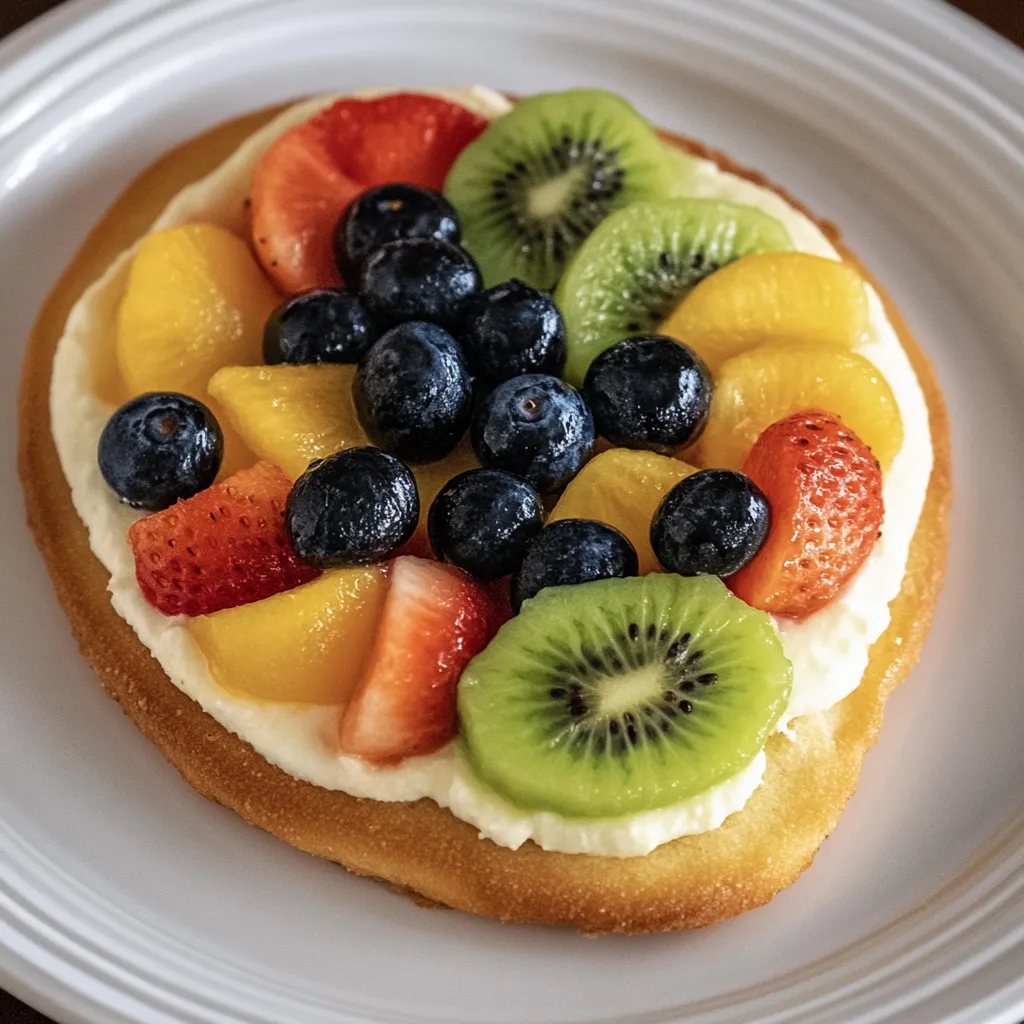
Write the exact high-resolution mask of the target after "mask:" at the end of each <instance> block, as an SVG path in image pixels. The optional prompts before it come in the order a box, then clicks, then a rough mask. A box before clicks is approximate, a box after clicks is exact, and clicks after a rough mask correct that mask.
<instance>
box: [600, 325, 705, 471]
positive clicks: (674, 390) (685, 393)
mask: <svg viewBox="0 0 1024 1024" xmlns="http://www.w3.org/2000/svg"><path fill="white" fill-rule="evenodd" d="M583 394H584V396H585V398H586V400H587V404H588V405H589V406H590V411H591V412H592V413H593V414H594V426H595V428H596V429H597V432H598V433H599V434H600V435H601V436H602V437H605V438H607V439H608V440H609V441H611V443H612V444H614V445H619V446H621V447H625V448H650V449H651V450H652V451H660V452H663V453H664V454H669V453H670V452H672V451H674V450H675V449H677V448H684V447H686V446H687V445H690V444H692V443H693V442H694V441H696V440H697V438H698V437H700V434H701V431H702V430H703V429H704V424H705V423H706V422H707V418H708V410H709V409H710V407H711V375H710V374H709V373H708V370H707V367H705V365H704V364H703V362H701V360H700V358H699V357H698V356H697V355H696V354H695V353H694V352H693V350H692V349H689V348H687V347H686V346H685V345H680V344H679V343H678V342H676V341H673V340H672V339H671V338H666V337H664V336H663V335H658V334H646V335H639V336H637V337H633V338H626V339H625V340H624V341H620V342H617V343H616V344H614V345H612V346H611V348H606V349H605V350H604V351H603V352H602V353H601V354H600V355H599V356H598V357H597V358H596V359H595V360H594V361H593V362H592V363H591V364H590V368H589V369H588V370H587V376H586V379H585V380H584V384H583Z"/></svg>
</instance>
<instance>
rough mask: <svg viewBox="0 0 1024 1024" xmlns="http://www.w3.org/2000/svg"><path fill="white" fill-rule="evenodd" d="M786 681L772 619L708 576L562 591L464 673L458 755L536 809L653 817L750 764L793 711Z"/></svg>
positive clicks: (544, 599) (545, 597) (532, 608)
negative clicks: (785, 713)
mask: <svg viewBox="0 0 1024 1024" xmlns="http://www.w3.org/2000/svg"><path fill="white" fill-rule="evenodd" d="M791 675H792V670H791V667H790V664H789V662H788V661H787V659H786V656H785V654H784V653H783V650H782V642H781V641H780V639H779V637H778V634H777V633H776V631H775V628H774V626H773V625H772V622H771V620H770V618H769V617H768V616H767V615H766V614H765V613H764V612H760V611H757V610H755V609H753V608H750V607H748V606H747V605H745V604H744V603H743V602H742V601H740V600H738V599H737V598H735V597H733V596H732V595H731V594H730V593H729V591H728V590H727V589H726V588H725V587H724V586H723V585H722V583H721V581H719V580H717V579H715V578H713V577H708V576H704V577H695V578H692V579H683V578H682V577H679V576H673V575H658V574H655V575H651V576H645V577H644V578H643V579H629V580H602V581H599V582H595V583H586V584H583V585H582V586H578V587H558V588H556V589H552V590H546V591H544V592H543V593H541V594H540V595H539V596H538V597H536V598H534V599H533V600H532V601H530V602H528V603H527V604H526V605H525V606H524V607H523V610H522V612H521V613H520V615H519V616H518V617H517V618H515V619H513V620H512V621H511V622H510V623H508V625H506V626H505V627H503V628H502V630H501V632H500V633H499V634H498V636H497V637H496V638H495V639H494V640H493V641H492V642H491V644H490V645H489V646H488V647H487V649H486V650H485V651H484V652H483V653H482V654H480V655H478V656H477V657H476V658H475V659H474V660H473V661H472V662H471V663H470V665H469V667H468V668H467V670H466V672H465V673H464V674H463V677H462V680H461V682H460V683H459V717H460V719H461V723H462V745H463V751H464V753H465V756H466V758H467V761H468V763H469V765H470V767H471V768H472V769H473V770H474V771H475V773H476V774H477V775H478V776H479V778H480V779H481V780H482V781H483V782H484V783H486V784H487V785H489V786H490V787H492V788H493V789H494V790H495V791H496V792H497V793H499V794H500V795H501V796H503V797H505V798H506V799H507V800H509V801H510V802H511V803H513V804H515V805H516V806H517V807H520V808H523V809H525V810H531V811H532V810H538V811H553V812H555V813H558V814H564V815H566V816H568V817H571V818H585V819H593V818H612V817H619V816H623V815H628V814H636V813H639V812H641V811H649V810H655V809H657V808H660V807H667V806H669V805H671V804H675V803H678V802H679V801H681V800H685V799H687V798H688V797H691V796H696V795H697V794H698V793H702V792H704V790H706V789H708V788H710V787H711V786H714V785H715V784H716V783H719V782H722V781H724V780H725V779H728V778H730V777H731V776H733V775H735V774H736V773H737V772H739V771H740V770H742V769H743V768H744V767H746V766H747V765H748V764H749V763H750V761H751V760H752V759H753V758H754V757H755V756H756V754H757V752H758V751H759V750H760V749H761V748H762V746H763V745H764V742H765V740H766V739H767V738H768V736H769V735H770V734H771V732H772V730H773V729H774V727H775V723H776V722H777V721H778V718H779V716H780V714H781V713H782V711H783V709H784V708H785V706H786V701H787V699H788V697H789V690H790V685H791Z"/></svg>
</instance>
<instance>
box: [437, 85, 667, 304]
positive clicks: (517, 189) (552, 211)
mask: <svg viewBox="0 0 1024 1024" xmlns="http://www.w3.org/2000/svg"><path fill="white" fill-rule="evenodd" d="M679 174H680V166H679V164H678V161H676V160H674V159H673V158H672V156H671V154H670V153H669V151H668V150H667V149H666V147H665V146H664V145H663V144H662V142H661V141H660V140H659V139H658V137H657V135H655V133H654V129H653V128H652V127H651V126H650V124H649V123H648V122H647V121H645V120H644V118H643V117H641V116H640V114H638V113H637V112H636V110H634V109H633V107H631V106H630V105H629V104H628V103H627V102H626V101H625V100H624V99H622V98H621V97H619V96H616V95H615V94H614V93H610V92H605V91H604V90H603V89H570V90H568V91H566V92H552V93H541V94H540V95H537V96H531V97H529V98H528V99H524V100H522V101H520V102H519V103H518V104H516V106H515V107H513V108H512V110H510V111H509V112H508V113H507V114H504V115H502V116H501V117H499V118H496V119H495V120H494V121H493V122H492V123H491V124H490V125H489V126H488V127H487V129H486V130H485V131H484V132H483V134H482V135H480V137H479V138H478V139H476V140H475V141H474V142H471V143H470V144H469V145H468V146H467V147H466V148H465V149H464V150H463V151H462V152H461V153H460V154H459V156H458V158H457V159H456V161H455V163H454V165H453V166H452V169H451V170H450V171H449V172H448V178H447V180H446V181H445V186H444V193H445V196H446V197H447V198H448V200H449V201H450V202H451V203H452V205H453V206H454V207H455V209H456V210H457V211H458V213H459V221H460V224H461V227H462V244H463V246H464V247H465V248H466V249H468V250H469V252H470V253H471V254H472V255H473V257H474V258H475V259H476V261H477V263H478V264H479V265H480V269H481V271H482V272H483V275H484V283H485V284H486V285H488V286H490V285H494V284H498V283H500V282H501V281H507V280H508V279H509V278H513V277H515V278H519V279H520V280H522V281H525V282H526V283H527V284H531V285H533V286H534V287H535V288H552V287H554V285H555V283H556V282H557V281H558V278H559V277H560V276H561V273H562V268H563V267H564V266H565V263H566V260H568V259H569V257H570V256H572V254H573V253H574V252H575V251H576V250H577V248H579V245H580V243H581V242H582V241H583V240H584V239H585V238H586V237H587V235H589V234H590V232H591V231H593V230H594V228H595V227H596V226H597V225H598V224H599V223H600V222H601V221H602V220H603V219H604V218H605V217H606V216H607V215H608V214H609V213H611V212H612V211H613V210H619V209H621V208H622V207H624V206H627V205H628V204H629V203H632V202H635V201H636V200H637V199H651V198H656V197H661V196H667V195H670V194H672V190H673V185H674V179H675V178H677V177H678V176H679Z"/></svg>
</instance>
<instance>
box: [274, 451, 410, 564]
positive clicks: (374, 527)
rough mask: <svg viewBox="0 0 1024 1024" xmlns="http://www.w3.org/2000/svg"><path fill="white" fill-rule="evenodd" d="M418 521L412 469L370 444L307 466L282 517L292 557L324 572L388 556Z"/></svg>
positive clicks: (401, 543)
mask: <svg viewBox="0 0 1024 1024" xmlns="http://www.w3.org/2000/svg"><path fill="white" fill-rule="evenodd" d="M419 517H420V499H419V494H418V492H417V490H416V478H415V477H414V476H413V475H412V470H411V469H409V467H408V466H407V465H405V463H404V462H402V461H401V460H400V459H396V458H395V457H394V456H393V455H388V454H387V453H386V452H382V451H381V450H380V449H379V448H370V447H368V446H367V447H365V448H346V449H345V450H344V451H340V452H338V453H337V454H335V455H330V456H328V457H327V458H326V459H318V460H317V461H316V462H313V463H311V464H310V467H309V469H307V470H306V472H305V473H303V474H302V476H300V477H299V479H298V480H296V481H295V486H294V487H292V492H291V494H290V495H289V496H288V504H287V505H286V506H285V513H284V521H285V528H286V529H287V530H288V537H289V539H290V540H291V543H292V547H293V548H294V549H295V553H296V554H297V555H298V556H299V558H301V559H302V560H303V561H305V562H308V563H309V564H310V565H315V566H318V567H320V568H322V569H327V568H340V567H344V566H350V565H369V564H370V563H371V562H380V561H383V560H384V559H385V558H389V557H390V556H391V555H393V554H394V553H395V551H397V550H398V549H399V548H400V547H401V546H402V545H403V544H404V543H405V542H406V541H407V540H408V539H409V538H410V537H411V536H412V535H413V533H414V532H415V530H416V523H417V522H418V521H419Z"/></svg>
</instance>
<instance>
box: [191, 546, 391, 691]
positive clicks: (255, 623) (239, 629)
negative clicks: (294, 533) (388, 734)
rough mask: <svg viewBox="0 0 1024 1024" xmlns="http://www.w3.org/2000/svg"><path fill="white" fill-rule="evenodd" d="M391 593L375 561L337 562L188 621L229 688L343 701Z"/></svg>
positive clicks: (219, 679)
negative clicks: (286, 586)
mask: <svg viewBox="0 0 1024 1024" xmlns="http://www.w3.org/2000/svg"><path fill="white" fill-rule="evenodd" d="M386 593H387V579H386V576H385V573H384V571H383V570H382V569H381V568H379V567H376V566H371V567H367V568H358V569H335V570H332V571H330V572H326V573H324V574H323V576H321V577H320V578H319V579H318V580H314V581H313V582H312V583H307V584H305V586H302V587H298V588H296V589H295V590H289V591H288V592H287V593H286V594H277V595H276V596H275V597H268V598H267V599H266V600H265V601H259V602H257V603H255V604H247V605H245V606H244V607H242V608H229V609H226V610H225V611H221V612H216V613H215V614H213V615H202V616H200V617H199V618H196V619H192V620H191V621H190V622H189V629H190V630H191V632H192V636H193V637H194V638H195V640H196V643H197V644H199V647H200V649H201V650H202V652H203V654H204V655H206V660H207V663H208V664H209V666H210V674H211V675H212V676H213V678H214V679H215V680H216V681H217V682H218V683H220V685H221V686H223V687H224V688H225V689H226V690H230V691H231V692H233V693H239V694H243V695H244V696H246V697H256V698H259V699H261V700H269V701H288V702H297V703H303V704H345V703H347V702H348V700H349V698H350V697H351V696H352V692H353V691H354V690H355V688H356V687H357V686H358V685H359V681H360V679H361V678H362V675H363V670H364V667H365V666H366V663H367V658H368V655H369V653H370V647H371V645H372V643H373V635H374V630H375V629H376V628H377V622H378V621H379V619H380V615H381V610H382V608H383V606H384V598H385V594H386Z"/></svg>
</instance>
